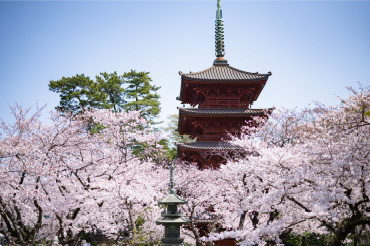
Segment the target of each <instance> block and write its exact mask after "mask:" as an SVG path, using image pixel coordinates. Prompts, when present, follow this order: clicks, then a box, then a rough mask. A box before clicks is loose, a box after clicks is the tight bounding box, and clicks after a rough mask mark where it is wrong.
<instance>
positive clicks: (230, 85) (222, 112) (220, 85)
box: [177, 0, 273, 169]
mask: <svg viewBox="0 0 370 246" xmlns="http://www.w3.org/2000/svg"><path fill="white" fill-rule="evenodd" d="M215 37H216V41H215V48H216V59H215V60H214V62H213V65H212V66H211V67H210V68H207V69H205V70H203V71H200V72H195V73H192V72H189V73H182V72H179V74H180V75H181V89H180V96H179V97H177V100H179V101H181V104H188V105H190V106H191V107H189V108H182V107H179V108H178V109H179V123H178V132H179V134H180V135H189V136H190V138H192V139H195V138H196V142H194V143H179V144H177V151H178V157H179V158H180V159H182V160H184V161H188V162H193V163H194V162H195V163H197V165H198V166H199V168H201V169H204V168H209V167H213V168H218V167H219V166H220V165H221V164H222V163H224V162H225V159H224V158H223V157H222V154H221V155H220V154H214V153H225V152H230V153H232V151H233V150H235V149H237V148H238V147H237V146H234V145H232V144H230V143H227V142H225V141H222V140H225V139H227V136H228V134H232V135H239V134H240V129H241V127H242V126H245V125H253V124H255V122H254V121H253V119H254V117H263V118H267V117H268V115H269V114H271V112H272V110H273V109H253V108H251V105H253V103H254V102H255V101H256V100H257V99H258V97H259V95H260V93H261V92H262V89H263V88H264V86H265V84H266V82H267V80H268V78H269V77H270V76H271V72H268V73H267V74H260V73H250V72H246V71H243V70H240V69H237V68H234V67H232V66H230V65H229V64H228V62H227V60H226V59H225V58H224V55H225V49H224V28H223V20H222V10H221V4H220V0H218V1H217V11H216V36H215ZM196 106H198V107H196Z"/></svg>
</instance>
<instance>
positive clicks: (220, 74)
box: [179, 64, 271, 82]
mask: <svg viewBox="0 0 370 246" xmlns="http://www.w3.org/2000/svg"><path fill="white" fill-rule="evenodd" d="M179 74H180V75H181V78H182V79H191V80H202V81H212V82H225V81H260V80H267V79H268V77H269V76H271V72H268V73H267V74H259V73H258V72H257V73H250V72H246V71H243V70H240V69H236V68H234V67H232V66H230V65H229V64H214V65H213V66H212V67H210V68H207V69H205V70H203V71H200V72H195V73H193V72H190V73H182V72H179Z"/></svg>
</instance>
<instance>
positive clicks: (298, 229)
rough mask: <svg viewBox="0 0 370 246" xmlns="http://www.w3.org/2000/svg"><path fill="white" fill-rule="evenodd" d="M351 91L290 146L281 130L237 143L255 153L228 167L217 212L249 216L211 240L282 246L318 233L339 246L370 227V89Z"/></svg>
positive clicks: (301, 128) (300, 130)
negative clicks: (289, 240) (290, 238)
mask: <svg viewBox="0 0 370 246" xmlns="http://www.w3.org/2000/svg"><path fill="white" fill-rule="evenodd" d="M349 89H350V91H351V92H352V95H351V96H349V97H348V98H347V99H344V100H342V102H341V104H340V105H338V106H335V107H328V108H324V107H320V108H319V109H316V110H315V112H318V114H316V115H313V117H312V118H311V120H308V121H306V120H303V121H302V122H301V123H299V124H297V125H296V126H294V130H295V132H294V137H292V138H290V137H289V135H286V136H288V138H287V139H288V140H289V141H285V140H284V141H277V142H275V143H274V142H273V141H270V140H271V139H273V140H274V139H277V138H276V136H278V135H276V134H274V131H271V134H265V135H264V134H262V135H261V134H259V135H258V133H256V131H255V132H253V131H250V130H251V129H249V133H248V134H244V135H243V134H242V137H241V138H239V139H235V140H234V141H233V142H234V143H235V144H238V145H240V146H242V147H243V148H244V149H245V150H247V151H248V152H249V153H251V154H250V155H249V156H248V157H246V158H244V159H242V160H239V161H236V162H235V161H234V162H232V161H230V162H228V163H227V164H226V165H223V166H221V169H220V171H221V172H222V176H223V177H224V180H226V182H225V184H224V185H225V187H227V184H232V185H229V188H228V189H229V190H228V192H226V194H227V195H228V197H226V199H224V202H220V203H217V205H215V209H216V210H217V209H219V210H224V211H228V212H226V213H225V214H228V213H230V214H231V215H232V214H234V217H235V218H236V217H237V216H241V215H244V218H246V219H245V221H243V223H241V221H242V220H241V219H239V224H238V225H235V224H234V225H232V230H230V231H226V232H223V233H218V234H213V235H210V237H208V240H217V239H221V238H236V239H237V240H239V244H240V245H278V244H279V243H282V241H283V240H284V239H285V238H286V236H287V235H289V234H290V233H298V234H301V233H304V232H314V233H319V234H328V235H330V242H329V244H330V245H331V246H340V245H344V243H345V242H346V240H348V238H349V235H350V234H353V233H355V230H356V227H358V226H369V225H370V219H369V215H370V214H369V213H370V201H369V196H370V191H369V187H370V183H369V181H370V175H369V171H370V170H369V169H370V148H369V146H370V87H361V86H360V89H359V90H354V89H353V88H349ZM291 117H293V118H292V119H291V120H292V122H296V121H297V120H298V119H295V118H294V115H292V116H291ZM263 131H265V129H262V132H263ZM264 133H266V131H265V132H264ZM261 136H263V137H261ZM266 139H267V141H266ZM282 139H285V137H284V138H282ZM290 140H294V141H290ZM276 143H277V144H276ZM282 143H284V144H282ZM228 208H232V209H228ZM235 208H237V209H235ZM226 218H227V217H226ZM229 218H232V216H231V217H229ZM240 218H242V216H241V217H240Z"/></svg>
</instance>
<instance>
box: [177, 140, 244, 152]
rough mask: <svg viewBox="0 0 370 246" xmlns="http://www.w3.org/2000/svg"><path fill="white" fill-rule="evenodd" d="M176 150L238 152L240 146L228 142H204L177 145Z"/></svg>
mask: <svg viewBox="0 0 370 246" xmlns="http://www.w3.org/2000/svg"><path fill="white" fill-rule="evenodd" d="M177 148H178V149H188V150H240V149H242V148H241V147H240V146H238V145H235V144H231V143H228V142H218V141H207V142H206V141H204V142H194V143H178V144H177Z"/></svg>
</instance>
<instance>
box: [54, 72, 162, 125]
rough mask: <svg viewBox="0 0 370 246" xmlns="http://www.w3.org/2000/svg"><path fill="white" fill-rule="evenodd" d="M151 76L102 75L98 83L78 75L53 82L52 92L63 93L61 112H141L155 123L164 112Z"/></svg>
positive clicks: (99, 76)
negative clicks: (93, 110) (106, 110)
mask: <svg viewBox="0 0 370 246" xmlns="http://www.w3.org/2000/svg"><path fill="white" fill-rule="evenodd" d="M151 82H152V79H151V78H150V77H149V72H136V71H135V70H131V71H130V72H128V73H124V74H123V75H118V74H117V73H116V72H114V73H107V72H104V73H100V75H97V76H96V77H95V80H92V79H91V78H89V77H87V76H85V75H84V74H77V75H75V76H72V77H62V79H59V80H55V81H54V80H51V81H50V83H49V89H50V90H51V91H53V92H56V93H59V95H60V105H58V106H57V107H56V109H58V110H59V111H61V112H63V113H65V112H67V111H68V112H72V113H73V114H78V113H80V112H82V111H85V110H87V109H89V108H96V109H111V110H112V111H114V112H120V111H122V110H139V111H141V112H142V115H143V116H144V117H145V118H146V119H148V120H150V121H151V122H153V120H154V119H155V118H156V117H158V115H159V113H160V111H161V108H160V102H159V98H160V96H159V95H158V94H157V91H158V90H159V89H160V87H158V86H154V85H153V84H152V83H151Z"/></svg>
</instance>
